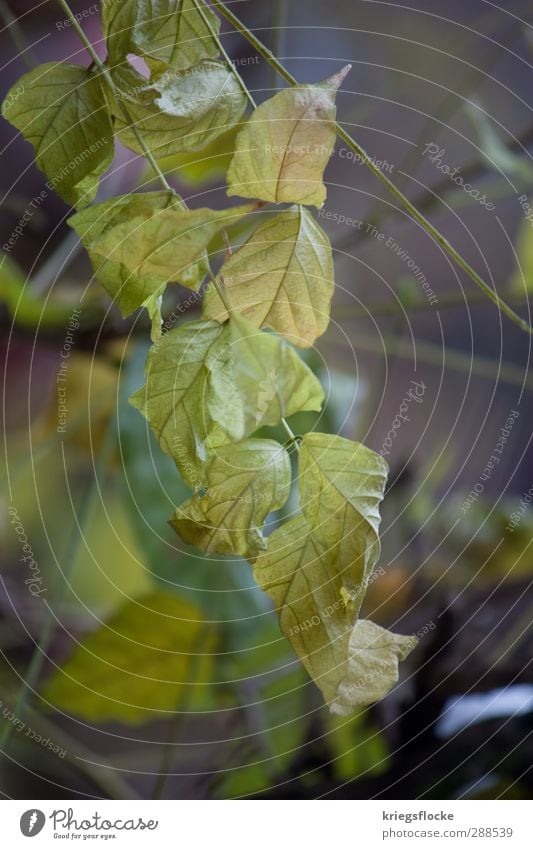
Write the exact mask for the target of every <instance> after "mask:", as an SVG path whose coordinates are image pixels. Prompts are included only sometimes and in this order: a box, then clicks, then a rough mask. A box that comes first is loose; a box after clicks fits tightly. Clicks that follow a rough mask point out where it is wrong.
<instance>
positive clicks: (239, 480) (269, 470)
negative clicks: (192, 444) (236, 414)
mask: <svg viewBox="0 0 533 849" xmlns="http://www.w3.org/2000/svg"><path fill="white" fill-rule="evenodd" d="M204 477H205V484H206V487H207V490H206V492H205V493H204V494H202V495H194V496H193V497H192V498H191V499H189V501H187V502H186V503H185V504H182V505H181V507H179V508H178V509H177V511H176V513H175V516H174V519H173V520H172V521H171V525H172V527H173V528H174V530H175V531H176V532H177V533H178V534H179V535H180V536H181V538H182V539H183V540H184V542H187V543H190V544H192V545H195V546H196V547H197V548H199V549H200V550H201V551H203V552H204V553H205V554H221V555H226V554H237V555H241V556H242V557H255V556H256V555H257V554H258V553H259V551H260V550H262V549H264V548H266V543H265V540H264V538H263V535H262V533H261V527H262V526H263V524H264V522H265V520H266V517H267V515H268V514H269V513H270V512H271V511H272V510H278V509H279V508H280V507H283V505H284V504H285V502H286V500H287V498H288V496H289V490H290V485H291V463H290V458H289V455H288V453H287V452H286V451H285V449H284V448H282V447H281V445H280V444H279V443H277V442H274V441H272V440H270V439H268V440H267V439H249V440H246V441H245V442H240V443H239V444H238V445H227V446H225V447H223V448H220V449H218V450H217V452H216V453H215V454H214V456H213V457H211V458H210V459H209V460H208V462H207V464H206V466H205V471H204Z"/></svg>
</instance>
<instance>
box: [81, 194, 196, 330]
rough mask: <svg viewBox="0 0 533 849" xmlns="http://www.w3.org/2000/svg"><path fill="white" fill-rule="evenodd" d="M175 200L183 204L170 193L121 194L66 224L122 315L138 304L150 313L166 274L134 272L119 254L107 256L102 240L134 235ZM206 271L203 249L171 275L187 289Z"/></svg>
mask: <svg viewBox="0 0 533 849" xmlns="http://www.w3.org/2000/svg"><path fill="white" fill-rule="evenodd" d="M172 203H175V204H176V205H179V206H180V207H181V208H183V209H184V208H185V207H184V204H183V203H182V202H181V201H180V200H179V199H177V198H176V197H175V196H174V195H172V194H171V193H170V192H149V193H147V194H134V195H122V196H121V197H116V198H113V199H112V200H108V201H105V202H104V203H100V204H96V205H95V206H92V207H90V208H89V209H85V210H83V212H79V213H77V214H76V215H74V216H72V218H69V219H68V224H69V225H70V227H72V228H73V229H74V230H75V231H76V233H77V234H78V236H79V237H80V239H81V242H82V244H83V246H84V247H85V248H86V250H87V252H88V253H89V257H90V259H91V264H92V267H93V271H94V275H95V277H96V279H97V280H98V281H99V282H100V283H101V284H102V286H103V287H104V289H105V290H106V291H107V292H108V293H109V295H111V297H112V298H113V300H114V301H115V303H116V304H117V306H118V308H119V309H120V311H121V313H122V315H124V316H127V315H130V314H131V313H132V312H134V310H136V309H139V307H142V306H146V307H147V309H148V312H149V313H152V314H153V312H154V309H155V308H156V305H157V299H158V297H159V296H160V295H161V293H162V292H163V290H164V289H165V287H166V285H167V283H168V277H167V276H161V275H158V274H148V273H136V272H135V270H134V269H133V268H132V267H131V265H126V264H125V263H123V262H121V261H120V259H119V257H118V256H117V257H112V258H109V254H110V253H111V251H110V250H109V249H107V248H106V249H105V250H104V249H102V248H101V247H100V246H101V243H102V240H103V239H105V238H106V237H108V236H110V237H112V236H111V234H113V233H115V234H116V238H117V241H118V240H119V239H120V238H124V232H126V233H127V232H128V230H129V236H130V237H132V235H133V233H136V234H137V236H138V233H139V231H140V232H141V233H142V232H143V228H147V222H149V221H150V220H153V216H155V215H156V214H157V213H159V212H161V211H162V210H163V209H166V208H167V207H168V206H169V205H170V204H172ZM206 273H207V254H206V253H205V251H204V252H203V254H200V255H199V256H198V257H196V258H195V260H194V261H193V262H191V263H190V265H188V266H187V267H184V268H182V269H181V270H180V271H178V270H176V275H175V277H174V278H173V279H174V281H175V282H177V283H182V284H183V285H184V286H189V287H190V288H193V289H194V288H198V287H199V286H200V285H201V283H202V280H203V279H204V277H205V275H206Z"/></svg>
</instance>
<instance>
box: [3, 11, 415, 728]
mask: <svg viewBox="0 0 533 849" xmlns="http://www.w3.org/2000/svg"><path fill="white" fill-rule="evenodd" d="M63 5H65V4H63ZM70 17H71V20H72V21H73V25H75V19H74V18H73V16H72V14H71V13H70ZM103 28H104V35H105V38H106V41H107V48H108V58H107V60H106V62H105V63H102V62H101V61H100V59H99V58H98V56H97V55H96V54H95V53H94V51H93V50H92V47H91V46H90V45H89V44H88V43H87V42H86V46H87V47H88V49H89V50H90V52H91V55H92V58H93V65H92V66H91V68H90V69H89V70H86V69H84V68H82V67H81V66H79V67H78V66H73V65H63V64H52V65H45V66H42V67H41V68H40V69H36V70H35V71H32V72H31V73H30V74H28V75H26V76H25V77H24V78H23V80H22V83H21V84H17V85H22V94H21V95H20V96H18V97H14V96H13V90H12V92H11V93H10V94H9V95H8V99H7V101H6V103H9V104H11V105H9V106H4V114H5V115H6V117H7V118H8V119H9V120H11V121H12V123H13V124H14V125H15V126H16V127H18V128H19V129H20V130H21V132H23V134H24V135H25V137H26V138H27V139H28V140H29V141H31V142H32V143H33V145H34V147H35V151H36V158H37V162H38V164H39V167H40V168H42V169H43V170H44V172H45V173H46V175H47V177H48V179H49V180H50V181H51V182H52V185H53V186H55V188H56V189H57V191H58V192H59V193H60V194H61V195H62V196H63V197H64V198H65V200H67V202H69V203H71V204H72V205H74V206H77V207H78V208H82V207H84V206H87V204H88V203H89V202H90V201H91V200H92V199H93V198H94V196H95V193H96V190H97V187H98V181H99V177H100V176H101V175H102V173H103V172H104V170H105V169H106V168H107V166H108V165H109V162H110V157H111V147H112V136H113V134H114V135H115V136H116V137H117V138H118V139H119V140H120V141H122V143H123V144H125V145H126V146H127V147H129V148H131V149H132V150H133V151H135V152H137V153H141V154H144V155H145V156H147V158H148V161H149V162H150V164H151V166H152V167H153V168H154V170H155V173H156V175H157V176H158V178H159V179H160V181H161V184H162V187H163V189H162V191H157V192H149V193H147V194H133V195H126V196H124V197H119V198H113V199H111V200H107V201H104V202H103V203H100V204H97V205H96V206H92V207H90V208H87V209H81V211H79V212H77V213H76V214H75V215H74V216H72V217H71V219H70V224H71V226H72V227H73V228H74V229H75V230H76V232H77V233H78V234H79V235H80V238H81V240H82V243H83V244H84V246H85V247H86V249H87V251H88V253H89V255H90V257H91V260H92V263H93V268H94V272H95V276H96V277H97V278H98V279H99V280H100V281H101V283H102V284H103V285H104V287H105V288H106V290H107V291H108V293H109V294H110V295H111V296H112V297H113V298H114V299H115V300H116V302H117V303H118V305H119V307H120V309H121V310H122V312H123V314H124V315H127V314H129V313H131V312H132V311H133V310H135V309H137V308H139V307H141V306H144V307H146V308H147V309H148V312H149V314H150V316H151V317H152V320H153V330H152V338H153V341H154V345H153V347H152V349H151V351H150V352H149V355H148V360H147V364H146V384H145V386H144V387H143V388H141V389H139V390H138V391H137V392H135V393H134V395H133V396H132V398H131V402H132V404H133V405H134V406H135V407H137V408H138V409H139V410H140V411H141V412H142V413H143V415H144V416H145V418H146V419H147V421H148V422H149V424H150V426H151V428H152V430H153V431H154V433H155V435H156V438H157V439H158V441H159V443H160V445H161V448H162V450H163V451H164V452H165V453H166V454H168V455H169V456H170V457H171V458H172V459H173V460H174V462H175V464H176V466H177V467H178V469H179V471H180V473H181V476H182V478H183V480H184V481H185V482H186V483H187V484H188V486H189V487H190V488H191V489H192V490H193V494H192V496H191V497H190V498H189V499H188V500H187V501H186V502H185V503H184V504H182V505H181V506H180V507H178V509H177V511H176V513H175V515H174V518H173V519H172V526H173V528H174V529H175V530H176V531H177V533H178V534H179V535H180V536H181V538H182V539H183V540H184V541H185V542H187V543H192V544H194V545H196V546H197V547H198V548H199V549H200V550H201V551H203V552H205V553H208V554H212V555H217V556H227V555H229V556H245V557H246V558H248V559H249V560H250V562H251V563H252V565H253V567H254V574H255V576H256V579H257V581H258V583H259V585H260V586H261V587H262V588H263V589H264V590H265V591H266V592H267V593H268V594H269V595H270V596H271V598H272V599H273V601H274V604H275V606H276V608H277V610H278V612H279V616H280V622H281V628H282V631H283V633H284V634H285V636H286V637H287V639H288V640H289V641H290V642H291V644H292V646H293V648H294V650H295V651H296V653H297V654H298V656H299V657H300V659H301V660H302V662H303V664H304V665H305V668H306V669H307V671H308V672H309V674H310V675H311V676H312V678H313V679H314V681H315V682H316V684H317V685H318V686H319V688H320V689H321V691H322V693H323V696H324V700H325V702H326V703H327V704H328V705H329V706H330V709H331V711H332V712H333V713H336V714H342V715H346V714H349V713H351V712H352V711H353V710H354V709H355V708H357V707H358V706H359V705H365V704H368V703H370V702H372V701H375V700H377V699H380V698H382V697H383V696H384V695H385V693H386V692H387V691H388V690H389V689H390V687H391V686H393V684H394V683H395V681H396V680H397V677H398V660H401V659H404V658H405V657H406V656H407V654H408V652H409V651H410V650H411V648H412V647H413V645H414V643H415V642H416V641H415V640H414V638H407V637H400V636H398V635H395V634H391V633H390V632H388V631H386V630H385V629H383V628H381V627H380V626H378V625H375V624H373V623H371V622H368V621H366V620H360V619H358V614H359V609H360V606H361V603H362V600H363V597H364V595H365V591H366V587H367V584H368V581H369V579H370V576H371V574H372V571H373V569H374V566H375V564H376V560H377V557H378V554H379V504H380V502H381V500H382V498H383V493H384V488H385V483H386V476H387V467H386V464H385V462H384V461H383V459H382V458H381V457H380V456H378V455H377V454H375V453H374V452H372V451H370V450H369V449H367V448H366V447H364V446H362V445H359V444H356V443H353V442H350V441H348V440H346V439H341V438H340V437H336V436H331V435H328V434H325V433H308V434H306V435H305V436H303V437H295V436H294V434H293V433H292V430H291V428H290V425H289V424H288V423H287V421H286V419H287V418H288V417H291V416H293V415H296V414H298V413H301V412H303V411H320V409H321V406H322V403H323V400H324V393H323V390H322V388H321V386H320V384H319V382H318V381H317V379H316V377H315V376H314V375H313V373H312V372H311V370H310V369H309V368H308V367H307V365H306V364H305V363H304V362H303V360H302V359H301V358H300V357H299V355H298V353H297V351H296V350H295V347H293V346H296V347H300V348H308V347H310V346H312V345H313V344H314V342H315V340H316V339H317V338H318V337H319V336H320V335H321V334H322V333H323V332H324V331H325V329H326V327H327V325H328V321H329V309H330V302H331V298H332V294H333V287H334V281H333V261H332V250H331V245H330V243H329V240H328V237H327V236H326V234H325V233H324V232H323V231H322V230H321V228H320V227H319V226H318V224H317V222H316V221H315V219H314V218H313V215H312V214H311V212H310V210H309V209H308V208H307V207H312V206H314V207H318V208H319V207H320V206H321V205H322V204H323V202H324V200H325V197H326V187H325V184H324V181H323V175H324V170H325V167H326V165H327V163H328V160H329V158H330V156H331V153H332V151H333V146H334V143H335V137H336V132H337V129H336V125H335V113H336V107H335V96H336V91H337V89H338V88H339V86H340V85H341V84H342V82H343V80H344V78H345V76H346V74H347V73H348V71H349V70H350V67H349V66H347V67H345V68H343V69H342V70H340V71H338V72H337V73H336V74H334V75H333V76H332V77H330V78H329V79H327V80H325V81H324V82H321V83H318V84H314V85H307V84H306V85H294V86H291V87H289V88H287V89H284V90H283V91H280V92H279V93H277V94H276V95H275V96H274V97H272V98H270V99H268V100H266V101H265V102H264V103H262V104H261V105H260V106H258V107H256V108H254V110H253V111H252V113H251V114H250V115H249V116H248V117H247V119H246V120H244V122H243V123H242V127H241V129H240V130H239V131H238V133H237V135H236V138H235V145H234V153H233V157H232V160H231V163H230V166H229V170H228V174H227V184H228V188H227V194H228V195H229V196H236V195H237V196H239V197H243V198H251V199H253V201H254V202H253V203H250V204H246V205H243V206H238V207H232V208H227V209H223V210H213V209H194V210H191V209H188V208H187V207H186V205H185V204H184V202H183V201H182V200H181V198H179V197H178V195H177V194H176V193H175V192H174V191H173V190H172V189H171V187H170V186H169V185H168V183H167V181H166V178H165V177H164V175H163V172H162V171H161V169H160V166H159V165H158V164H157V158H158V157H169V156H174V155H178V154H181V153H184V152H187V151H190V150H195V151H198V150H202V149H204V148H205V149H208V148H209V147H210V146H211V147H212V145H213V142H214V141H215V140H216V139H217V138H218V137H219V136H222V135H224V134H227V133H228V132H229V131H231V130H232V129H235V128H236V127H237V126H238V125H239V124H240V123H241V121H242V117H243V113H244V111H245V108H246V103H247V100H251V96H250V95H249V93H248V92H247V91H246V89H245V88H244V85H243V83H242V80H241V79H240V77H239V75H238V74H237V72H236V71H235V69H234V68H233V67H232V65H231V63H230V62H229V61H226V59H225V54H224V59H219V58H218V57H219V54H220V53H221V52H223V51H222V49H221V46H220V43H219V41H218V30H219V23H218V19H217V18H216V16H215V15H214V13H213V12H212V11H211V10H209V9H208V8H207V7H206V6H204V4H203V2H200V0H185V2H179V0H172V2H170V3H166V4H164V8H163V9H160V4H158V3H155V2H149V0H146V2H145V0H143V2H138V0H120V2H116V3H113V4H107V5H105V7H104V12H103ZM78 32H81V31H80V30H79V28H78ZM81 35H82V37H83V33H82V32H81ZM132 55H133V56H134V57H137V60H144V61H145V63H146V65H147V67H148V69H149V72H150V76H149V79H146V78H145V77H143V76H142V75H141V74H140V73H139V72H138V71H137V70H136V65H137V66H138V64H139V63H138V61H130V59H131V56H132ZM19 94H20V89H19ZM43 103H45V104H47V106H48V109H47V110H46V111H43V109H42V105H43ZM97 140H100V142H101V143H100V144H96V143H95V142H96V141H97ZM93 147H94V148H96V150H95V151H93V150H92V148H93ZM87 150H89V151H90V155H89V154H88V153H87ZM58 174H59V175H60V177H58V176H57V175H58ZM265 203H267V204H273V207H268V208H266V209H264V204H265ZM285 203H288V204H291V206H290V208H288V209H282V210H280V209H279V205H280V204H285ZM259 208H262V212H261V220H260V223H259V225H258V226H257V227H255V229H254V230H253V232H252V234H251V236H250V237H249V238H248V240H247V241H246V243H245V244H244V245H243V246H242V247H240V248H238V249H237V250H232V249H231V248H230V249H229V250H228V255H227V257H226V261H225V263H224V265H223V267H222V268H221V269H220V270H219V273H218V274H217V275H215V274H213V272H212V271H211V268H210V261H209V245H210V243H211V241H212V239H213V237H214V236H215V235H216V233H217V232H219V231H220V230H223V229H224V230H225V229H226V228H229V227H230V226H231V224H232V223H235V222H236V221H238V220H239V219H241V218H242V217H243V216H247V215H250V214H252V213H257V211H258V209H259ZM206 277H207V278H208V279H209V281H210V282H209V283H208V286H207V294H206V299H205V306H204V319H202V320H200V321H190V322H187V323H183V324H180V325H179V326H178V327H176V328H174V329H171V330H167V332H166V333H165V334H164V335H162V336H161V314H160V306H161V298H162V295H163V293H164V291H165V289H166V287H167V285H168V284H169V283H172V282H178V283H181V284H183V285H185V286H187V287H189V288H190V289H192V290H194V291H199V290H200V289H201V286H202V284H203V282H204V280H205V278H206ZM280 424H281V425H282V426H283V427H285V429H286V431H287V433H288V435H289V440H288V442H287V443H286V445H285V446H282V445H281V444H280V443H279V442H276V441H275V440H272V439H263V438H258V436H257V435H256V434H257V431H258V430H259V429H260V428H264V427H275V426H278V425H280ZM289 451H293V452H296V453H297V455H298V464H297V471H298V482H299V496H300V506H301V513H299V514H297V515H296V516H293V517H291V516H289V517H288V519H287V520H286V521H284V522H283V523H282V524H281V525H279V527H278V528H277V529H276V531H275V532H274V533H272V534H271V535H270V537H268V539H265V538H264V537H263V534H262V527H263V525H264V523H265V521H266V520H267V517H268V515H269V514H270V513H271V512H272V511H276V510H278V509H280V508H281V507H282V506H283V505H284V504H285V502H286V501H287V498H288V495H289V491H290V487H291V463H290V459H289V453H288V452H289ZM154 598H155V601H154V599H152V600H151V601H150V600H148V601H147V603H146V604H145V605H144V613H143V616H144V615H146V617H147V618H148V621H147V623H146V625H143V631H144V632H145V633H146V634H147V644H146V645H141V646H139V645H136V644H133V643H131V644H130V640H129V634H130V630H131V628H132V627H133V626H134V625H135V627H136V628H137V627H138V622H137V619H136V618H137V615H138V607H139V603H138V602H135V603H132V605H133V606H132V605H129V606H127V607H126V608H125V609H124V610H123V611H122V612H120V613H119V614H118V615H117V617H116V618H115V620H114V621H113V622H112V623H110V625H109V628H104V629H102V630H100V631H98V632H97V633H96V634H93V635H91V636H90V637H89V638H88V639H87V640H86V642H85V643H84V644H83V645H82V646H80V647H79V649H77V650H76V652H75V654H74V655H73V657H72V658H71V659H70V661H69V662H68V663H67V664H66V666H65V667H64V668H63V670H62V671H60V672H58V673H57V675H56V676H54V678H53V679H52V681H51V682H49V684H48V686H47V688H46V696H47V698H49V699H50V700H52V701H54V702H55V703H57V704H60V705H61V706H63V707H69V706H71V707H73V708H74V707H75V705H74V702H73V701H72V698H71V695H72V693H71V689H72V688H71V683H70V682H71V680H72V679H75V680H76V681H77V682H78V684H77V686H80V685H82V686H83V687H85V688H86V690H87V699H86V702H85V703H84V704H83V706H82V708H81V712H82V713H83V715H85V716H87V717H92V718H96V717H99V718H101V717H108V718H111V717H114V718H119V717H120V718H122V719H127V720H129V721H138V720H139V719H140V718H142V717H143V716H144V713H145V711H146V710H156V711H157V710H167V709H168V710H170V709H171V708H172V707H175V706H176V705H177V704H178V703H179V701H180V698H179V696H180V693H179V685H180V682H181V683H183V681H185V680H186V678H185V675H186V674H187V670H186V669H185V667H184V664H185V662H186V655H187V653H191V654H195V653H197V652H199V651H200V649H195V646H196V638H197V633H196V632H197V630H201V631H202V633H203V630H204V629H203V627H200V625H199V624H198V623H197V620H198V617H197V616H195V615H194V616H193V615H192V614H191V613H190V612H187V611H185V613H184V612H183V611H182V610H181V609H176V610H175V609H174V607H173V604H174V605H178V607H179V604H178V602H177V601H175V602H172V601H169V600H168V599H166V598H164V597H162V596H161V595H157V596H156V597H154ZM155 602H157V604H156V603H155ZM161 611H162V615H164V616H165V617H167V618H168V622H167V621H166V620H165V626H164V627H162V626H161V621H160V619H159V618H157V616H156V614H157V613H161ZM184 621H187V622H188V623H189V625H188V627H185V626H184V624H183V623H184ZM191 622H194V623H195V624H194V627H192V626H191ZM109 630H111V631H113V632H114V633H115V636H117V635H118V636H117V639H116V640H115V641H112V643H111V646H110V645H109V642H108V637H109ZM148 638H149V639H148ZM117 640H118V641H117ZM150 640H152V641H154V640H155V643H154V644H149V643H150ZM176 647H179V652H178V653H175V652H174V650H175V649H176ZM130 654H131V656H130V658H129V660H128V661H127V662H126V658H127V657H128V656H129V655H130ZM96 657H100V658H102V662H103V663H104V667H105V668H104V672H102V669H101V668H100V667H98V668H96V666H95V658H96ZM131 660H133V665H134V667H135V672H134V673H131V672H129V671H128V672H127V673H126V670H127V669H128V667H130V668H131V665H132V664H131V662H130V661H131ZM145 669H147V670H150V672H151V673H153V671H154V669H155V671H156V675H155V677H156V678H157V680H158V682H159V688H158V693H157V696H153V695H149V694H147V693H145V692H144V690H143V686H144V685H143V681H144V679H143V676H142V672H143V670H145ZM125 676H126V677H125ZM94 690H96V691H98V693H99V695H95V693H94V692H93V691H94ZM126 691H127V692H128V701H127V703H126V701H125V700H124V699H123V694H124V693H125V692H126ZM77 709H78V710H80V708H79V706H78V708H77Z"/></svg>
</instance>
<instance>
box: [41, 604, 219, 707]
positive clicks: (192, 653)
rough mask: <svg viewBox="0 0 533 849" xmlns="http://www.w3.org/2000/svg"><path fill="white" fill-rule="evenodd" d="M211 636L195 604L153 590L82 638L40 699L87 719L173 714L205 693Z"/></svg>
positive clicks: (209, 664)
mask: <svg viewBox="0 0 533 849" xmlns="http://www.w3.org/2000/svg"><path fill="white" fill-rule="evenodd" d="M214 639H215V638H214V634H213V633H211V632H209V631H208V630H207V628H206V627H205V625H204V623H203V621H202V615H201V611H200V610H199V609H198V608H197V607H195V606H193V605H192V604H190V603H189V602H186V601H184V600H183V599H180V598H178V597H177V596H174V595H171V594H170V593H164V592H154V593H152V594H150V595H148V596H145V597H143V598H141V599H139V600H138V601H133V602H129V603H127V604H126V605H124V607H123V608H122V609H121V610H120V611H119V613H118V614H117V615H116V616H114V617H113V618H112V619H111V620H110V621H109V622H108V623H107V624H105V625H103V626H102V627H101V628H99V629H98V630H97V631H95V632H94V633H93V634H91V635H90V636H88V637H87V638H86V639H84V640H83V642H81V643H80V644H78V646H77V647H76V649H75V650H74V653H73V655H72V656H71V657H70V659H69V660H68V661H67V662H66V663H65V664H64V665H63V667H62V668H60V669H58V670H57V671H56V672H54V674H53V675H52V677H51V678H50V679H49V680H48V681H47V683H46V685H45V687H44V691H43V698H45V699H46V700H47V701H48V702H50V703H52V704H53V705H54V706H55V707H56V708H58V709H59V710H64V711H68V712H69V713H73V714H75V715H76V716H79V717H82V718H83V719H85V720H88V721H89V722H93V721H95V722H102V721H108V720H119V721H121V722H126V723H133V724H134V723H140V722H146V721H148V720H149V719H151V718H153V715H154V714H155V715H156V716H157V717H159V718H162V717H164V716H166V715H167V714H174V713H175V711H176V710H177V709H179V707H180V704H181V703H182V702H183V703H185V702H187V704H189V700H190V699H191V697H194V698H196V699H198V696H200V698H201V697H202V695H203V694H204V693H205V692H206V686H205V683H206V682H207V681H208V680H209V677H210V673H211V670H212V657H211V652H212V651H213V650H214ZM202 685H203V686H202Z"/></svg>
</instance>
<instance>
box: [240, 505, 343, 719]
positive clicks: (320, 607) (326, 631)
mask: <svg viewBox="0 0 533 849" xmlns="http://www.w3.org/2000/svg"><path fill="white" fill-rule="evenodd" d="M254 578H255V580H256V581H257V583H258V584H259V586H260V587H261V589H262V590H264V591H265V592H266V593H268V595H269V596H270V597H271V598H272V600H273V602H274V604H275V606H276V609H277V610H278V612H279V616H280V627H281V631H282V633H283V634H284V636H285V637H286V638H287V640H288V641H289V642H290V644H291V645H292V647H293V649H294V651H295V652H296V654H297V655H298V657H299V658H300V660H301V661H302V663H303V664H304V666H305V668H306V669H307V671H308V673H309V675H310V676H311V678H313V680H314V681H315V683H316V684H317V686H318V687H319V688H320V690H321V692H322V694H323V696H324V700H325V701H326V703H328V704H330V703H332V702H333V701H334V700H335V698H336V696H337V689H338V686H339V684H340V682H341V680H342V678H343V675H344V669H345V667H346V664H347V657H348V643H349V639H350V631H351V628H352V626H353V622H354V616H353V612H352V614H351V615H350V613H349V612H348V611H347V609H346V604H345V600H344V596H343V595H342V588H343V586H344V581H345V579H346V578H347V579H348V581H349V582H350V583H351V584H352V585H353V583H354V582H353V580H352V581H350V577H349V576H348V575H345V574H344V570H343V569H342V567H341V566H340V565H339V564H338V562H336V561H335V559H334V558H332V557H331V556H330V555H329V552H327V550H326V549H325V548H324V547H323V546H322V545H321V543H320V541H319V540H318V539H317V538H316V536H315V535H314V534H313V533H312V528H311V525H310V524H309V522H308V521H307V520H306V518H305V517H304V516H297V517H296V518H295V519H291V520H290V521H289V522H286V523H285V524H283V525H282V526H281V527H280V528H279V529H278V530H276V531H274V533H273V534H272V535H271V536H270V537H269V540H268V549H267V551H266V552H265V553H264V554H261V555H260V556H259V558H258V560H257V561H256V564H255V567H254Z"/></svg>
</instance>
